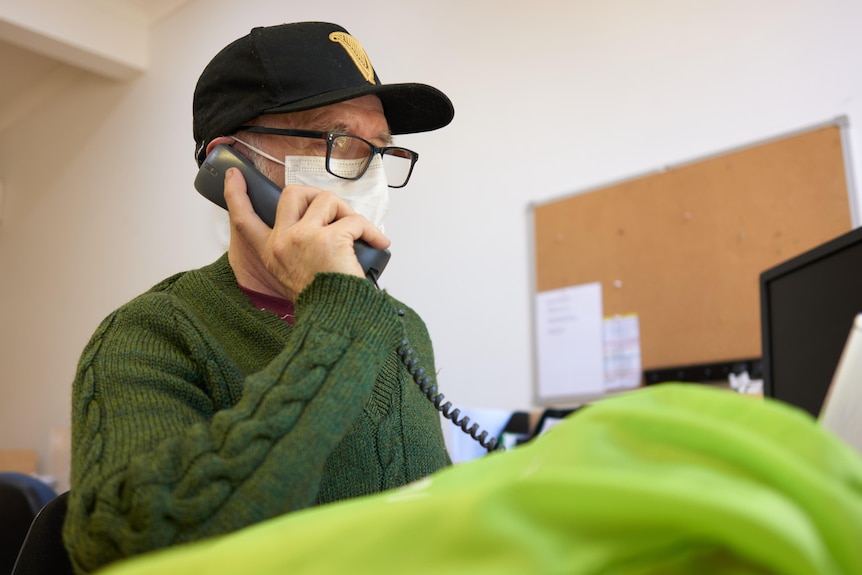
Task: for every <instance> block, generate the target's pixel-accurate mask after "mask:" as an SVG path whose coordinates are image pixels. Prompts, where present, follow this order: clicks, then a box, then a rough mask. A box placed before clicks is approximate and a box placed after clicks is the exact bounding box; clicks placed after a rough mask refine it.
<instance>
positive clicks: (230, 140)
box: [206, 136, 233, 156]
mask: <svg viewBox="0 0 862 575" xmlns="http://www.w3.org/2000/svg"><path fill="white" fill-rule="evenodd" d="M219 144H224V145H226V146H230V145H231V144H233V138H228V137H227V136H219V137H218V138H216V139H214V140H213V141H211V142H210V143H209V144H207V153H206V155H207V156H208V155H209V153H210V152H212V150H213V148H215V147H216V146H218V145H219Z"/></svg>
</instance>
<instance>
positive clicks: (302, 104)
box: [263, 83, 455, 134]
mask: <svg viewBox="0 0 862 575" xmlns="http://www.w3.org/2000/svg"><path fill="white" fill-rule="evenodd" d="M369 94H374V95H376V96H377V97H378V98H380V102H381V103H382V104H383V113H384V115H385V116H386V121H387V122H388V123H389V130H390V131H391V132H392V133H393V134H413V133H416V132H427V131H430V130H436V129H438V128H442V127H443V126H446V125H447V124H449V123H450V122H451V121H452V118H453V117H454V116H455V108H454V107H453V106H452V102H451V100H449V98H448V97H447V96H446V94H444V93H443V92H441V91H440V90H438V89H437V88H434V87H433V86H428V85H426V84H412V83H408V84H383V85H374V84H367V85H365V86H357V87H352V88H345V89H342V90H333V91H330V92H325V93H323V94H318V95H315V96H312V97H310V98H304V99H302V100H297V101H295V102H290V103H286V104H281V105H279V106H274V107H272V108H267V109H266V110H264V111H263V113H264V114H281V113H286V112H300V111H302V110H309V109H311V108H318V107H320V106H327V105H329V104H337V103H338V102H343V101H345V100H350V99H352V98H358V97H360V96H367V95H369Z"/></svg>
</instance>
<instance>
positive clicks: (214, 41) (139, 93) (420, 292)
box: [0, 0, 862, 471]
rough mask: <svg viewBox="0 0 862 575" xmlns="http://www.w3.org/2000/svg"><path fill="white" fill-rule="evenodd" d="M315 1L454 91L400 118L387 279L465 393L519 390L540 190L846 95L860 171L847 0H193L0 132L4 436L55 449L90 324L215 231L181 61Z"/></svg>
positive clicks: (652, 159) (610, 175)
mask: <svg viewBox="0 0 862 575" xmlns="http://www.w3.org/2000/svg"><path fill="white" fill-rule="evenodd" d="M291 4H293V5H294V6H291ZM313 4H317V5H318V6H316V7H312V5H313ZM527 6H528V7H527ZM309 19H318V20H328V21H335V22H338V23H341V24H342V25H344V26H345V27H346V28H347V29H348V30H349V31H351V32H352V33H353V34H354V35H355V36H357V37H358V38H359V39H360V41H361V42H362V43H363V44H364V46H365V48H366V50H367V51H368V53H369V55H370V56H371V58H372V61H373V62H374V64H375V66H376V68H377V70H378V73H379V74H380V76H381V77H382V78H383V80H384V81H385V82H396V81H421V82H426V83H430V84H432V85H434V86H437V87H438V88H440V89H442V90H443V91H444V92H446V93H447V94H448V95H449V96H450V97H451V98H452V100H453V102H454V103H455V107H456V114H455V120H454V122H453V123H452V124H451V125H450V126H449V127H447V128H445V129H443V130H441V131H438V132H432V133H430V134H422V135H415V136H404V137H402V138H401V139H400V140H399V141H400V142H401V143H402V144H404V145H406V146H408V147H412V148H414V149H416V150H418V151H419V152H420V154H421V160H420V162H419V164H418V166H417V171H416V173H415V176H414V178H415V179H414V180H413V181H412V182H411V185H410V186H409V187H408V188H406V189H404V190H402V191H399V192H396V193H394V194H393V207H392V210H391V214H390V217H389V219H388V220H387V224H386V231H387V233H388V234H389V236H390V237H391V239H392V242H393V246H392V251H393V259H392V262H391V263H390V266H389V268H388V269H387V271H386V274H385V275H384V276H383V278H382V280H383V281H382V284H383V285H384V287H386V288H387V289H388V290H389V291H390V292H391V293H393V294H394V295H396V296H397V297H399V298H402V299H404V300H406V301H407V302H409V303H410V304H411V305H412V306H413V307H415V308H416V309H417V310H418V311H419V312H420V313H421V314H422V315H423V316H424V317H425V319H426V321H427V323H428V325H429V328H430V331H431V334H432V337H433V339H434V342H435V346H436V350H437V367H438V369H439V379H440V383H441V387H442V391H443V392H444V393H446V395H447V398H449V399H451V400H453V401H454V402H456V403H458V404H460V405H463V406H469V407H491V408H503V409H516V408H522V407H525V406H528V405H529V404H530V401H531V397H532V392H531V377H532V360H531V355H532V353H531V338H530V318H531V313H530V267H529V266H530V253H529V246H530V240H529V218H528V213H529V210H528V207H529V205H530V204H531V203H533V202H542V201H545V200H548V199H551V198H556V197H559V196H561V195H565V194H569V193H572V192H575V191H581V190H585V189H590V188H593V187H596V186H598V185H601V184H604V183H608V182H612V181H616V180H618V179H621V178H625V177H629V176H634V175H638V174H641V173H643V172H646V171H649V170H652V169H655V168H658V167H660V166H664V165H666V164H672V163H677V162H681V161H686V160H690V159H695V158H697V157H700V156H703V155H706V154H710V153H714V152H718V151H723V150H726V149H730V148H733V147H736V146H740V145H744V144H747V143H751V142H756V141H759V140H762V139H765V138H769V137H773V136H777V135H781V134H784V133H787V132H791V131H794V130H797V129H800V128H805V127H808V126H811V125H814V124H818V123H821V122H823V121H826V120H831V119H833V118H836V117H838V116H841V115H847V116H848V117H849V121H850V136H851V145H852V154H853V155H852V159H853V168H854V170H855V171H856V173H860V172H862V170H860V164H862V155H860V153H862V137H860V129H862V128H860V126H862V66H860V63H862V62H860V55H862V33H860V30H862V3H860V2H858V1H857V0H701V1H699V2H688V1H685V0H652V1H649V2H646V1H642V0H640V1H639V0H608V1H605V2H591V1H586V0H566V1H553V0H535V1H533V2H530V3H524V2H520V1H501V0H471V1H468V2H464V1H458V2H455V1H452V0H440V1H437V2H418V1H405V2H392V1H391V0H386V1H381V0H366V1H365V2H360V3H357V2H347V1H343V0H334V1H330V2H325V3H324V2H320V3H309V2H302V3H300V2H292V3H285V2H283V1H275V0H245V1H244V2H240V3H236V2H230V1H227V0H198V1H196V2H192V3H191V4H190V5H188V6H187V7H185V8H183V9H182V10H181V11H179V12H177V13H175V14H173V15H172V16H170V17H169V18H168V19H166V20H164V21H162V22H160V23H159V24H158V25H156V27H155V28H154V30H153V33H152V37H151V50H152V54H151V64H150V68H149V71H148V72H147V73H146V74H144V75H143V76H142V77H140V78H138V79H136V80H134V81H131V82H129V83H126V84H117V83H114V82H111V81H108V80H103V79H100V78H97V77H95V76H89V75H86V74H84V75H82V76H81V77H80V78H79V79H78V80H77V81H76V82H75V83H74V85H72V86H71V87H70V88H69V89H68V90H66V91H65V92H64V93H63V94H62V95H61V96H59V97H57V98H56V99H55V100H53V101H52V102H50V103H49V104H48V105H47V106H45V107H44V108H42V109H41V110H39V111H38V113H37V114H35V115H34V116H32V117H29V118H27V119H26V121H23V122H20V123H19V124H17V125H15V126H14V127H13V128H11V129H9V130H7V131H6V132H3V133H2V134H0V178H2V179H3V181H5V185H6V186H5V187H6V193H5V196H6V197H5V209H4V212H3V220H2V224H0V367H2V371H0V374H2V375H0V377H2V380H0V386H2V387H0V389H2V403H0V448H4V447H5V448H26V447H35V448H37V449H39V451H40V454H41V461H40V464H41V466H42V469H43V471H44V470H47V469H48V465H49V463H50V462H49V461H48V442H49V430H50V429H51V428H52V427H57V426H66V425H68V422H69V393H70V384H71V380H72V378H73V374H74V368H75V364H76V361H77V358H78V355H79V353H80V351H81V349H82V347H83V346H84V344H85V343H86V341H87V339H88V338H89V336H90V334H91V333H92V331H93V330H94V329H95V327H96V325H97V324H98V322H99V321H100V320H101V319H102V318H103V317H104V316H105V315H106V314H107V313H109V312H110V311H111V310H112V309H113V308H115V307H116V306H118V305H120V304H121V303H123V302H125V301H126V300H128V299H130V298H131V297H133V296H134V295H136V294H137V293H139V292H140V291H143V290H144V289H146V288H148V287H149V286H150V285H152V284H154V283H155V282H157V281H158V280H160V279H162V278H163V277H164V276H166V275H168V274H171V273H173V272H176V271H180V270H183V269H186V268H189V267H196V266H199V265H203V264H206V263H209V262H210V261H211V260H213V259H214V258H215V257H217V255H218V254H219V253H220V251H221V247H220V245H219V242H218V234H217V233H216V231H215V228H216V226H215V221H216V219H217V218H216V209H215V208H211V207H210V206H209V205H208V204H207V203H206V201H205V200H203V199H202V198H200V197H199V196H198V195H197V193H196V192H195V191H194V189H193V188H192V179H193V177H194V174H195V171H196V166H195V163H194V160H193V141H192V137H191V111H190V109H191V94H192V89H193V86H194V83H195V81H196V79H197V76H198V74H199V72H200V70H201V69H202V68H203V66H204V65H205V64H206V62H207V61H208V60H209V58H210V57H211V56H212V55H213V54H214V53H215V52H216V51H217V50H218V49H219V48H221V47H222V46H223V45H224V44H226V43H227V42H229V41H231V40H233V39H234V38H236V37H238V36H241V35H243V34H245V33H246V32H247V31H248V30H249V29H250V28H251V27H252V26H254V25H260V24H274V23H279V22H283V21H296V20H309ZM800 217H805V215H804V214H800Z"/></svg>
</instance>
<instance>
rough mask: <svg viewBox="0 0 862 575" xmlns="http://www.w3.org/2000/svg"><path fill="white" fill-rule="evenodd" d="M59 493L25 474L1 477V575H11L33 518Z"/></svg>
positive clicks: (13, 473) (3, 475) (12, 473)
mask: <svg viewBox="0 0 862 575" xmlns="http://www.w3.org/2000/svg"><path fill="white" fill-rule="evenodd" d="M56 495H57V493H56V492H55V491H54V490H53V489H52V488H51V486H50V485H48V484H46V483H45V482H43V481H41V480H40V479H38V478H36V477H33V476H32V475H27V474H26V473H15V472H6V473H0V574H2V575H9V573H11V572H12V566H13V565H14V564H15V558H16V557H17V556H18V550H19V549H20V548H21V543H23V541H24V537H25V536H26V535H27V530H28V529H29V528H30V524H31V523H32V522H33V518H34V517H36V514H37V513H38V512H39V510H40V509H42V507H43V506H44V505H45V504H46V503H47V502H48V501H50V500H51V499H53V498H54V497H56Z"/></svg>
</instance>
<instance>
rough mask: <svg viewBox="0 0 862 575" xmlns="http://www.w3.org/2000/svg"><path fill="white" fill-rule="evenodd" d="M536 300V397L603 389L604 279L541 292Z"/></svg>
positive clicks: (585, 392) (558, 395)
mask: <svg viewBox="0 0 862 575" xmlns="http://www.w3.org/2000/svg"><path fill="white" fill-rule="evenodd" d="M535 304H536V358H537V372H538V373H537V375H538V382H537V387H538V389H537V396H538V398H539V399H552V398H555V397H574V396H580V395H592V394H597V393H603V392H604V391H605V385H604V349H603V347H604V337H603V324H602V286H601V283H599V282H594V283H589V284H582V285H577V286H570V287H565V288H561V289H556V290H549V291H544V292H540V293H538V294H537V295H536V302H535Z"/></svg>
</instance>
